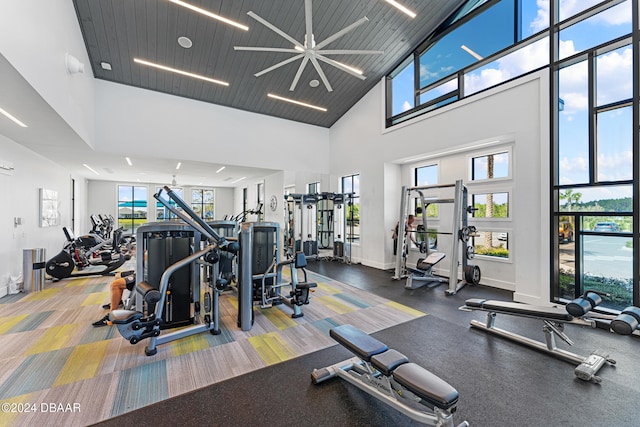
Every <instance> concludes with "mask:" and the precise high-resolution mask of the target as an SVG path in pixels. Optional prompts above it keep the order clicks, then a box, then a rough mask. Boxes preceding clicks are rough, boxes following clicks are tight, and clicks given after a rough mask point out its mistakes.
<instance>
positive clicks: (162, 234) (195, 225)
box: [109, 187, 238, 356]
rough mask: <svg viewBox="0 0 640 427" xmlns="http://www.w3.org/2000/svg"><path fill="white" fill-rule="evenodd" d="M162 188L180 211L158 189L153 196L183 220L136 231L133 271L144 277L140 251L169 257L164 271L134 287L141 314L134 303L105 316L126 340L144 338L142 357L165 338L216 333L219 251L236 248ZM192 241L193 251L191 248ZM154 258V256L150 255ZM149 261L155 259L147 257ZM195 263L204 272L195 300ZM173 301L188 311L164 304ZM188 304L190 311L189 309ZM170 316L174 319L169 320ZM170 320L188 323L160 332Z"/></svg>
mask: <svg viewBox="0 0 640 427" xmlns="http://www.w3.org/2000/svg"><path fill="white" fill-rule="evenodd" d="M164 190H165V191H166V192H167V195H168V197H169V198H170V199H172V200H173V201H174V202H176V204H177V205H178V206H180V208H181V210H178V209H176V208H175V207H174V206H172V205H171V204H170V203H169V202H168V201H167V200H165V199H164V198H163V197H162V190H160V191H159V192H158V193H157V194H155V195H154V197H155V198H156V200H158V202H160V203H162V204H163V205H164V206H165V207H166V208H167V209H169V210H170V211H171V212H173V213H174V214H176V216H177V217H179V218H180V219H182V220H183V221H184V223H179V224H176V225H175V226H173V225H171V224H169V223H167V224H166V225H164V226H163V227H164V228H162V227H161V228H160V229H158V230H156V232H153V230H151V229H148V230H147V231H148V233H146V234H144V233H139V235H140V236H141V239H138V245H139V246H138V251H139V254H138V257H137V262H138V268H137V269H138V271H139V273H137V275H138V276H139V277H141V278H142V277H145V275H144V270H145V267H144V264H141V263H142V262H143V260H144V254H141V253H140V251H143V252H144V250H145V249H146V250H147V251H149V250H151V252H153V253H155V254H157V255H158V259H162V258H164V259H165V260H166V259H167V258H166V257H167V255H172V256H170V257H169V259H170V261H169V262H165V261H162V265H163V267H162V268H163V269H164V270H163V271H162V274H161V275H160V277H159V278H158V279H157V280H158V284H157V285H154V284H153V283H149V282H148V281H141V282H139V283H137V284H136V286H135V292H136V293H137V294H139V295H140V296H141V297H142V300H138V299H136V304H138V303H140V306H142V307H144V305H146V306H147V312H146V313H145V311H144V310H143V309H142V308H141V307H140V306H139V309H138V310H114V311H112V312H111V313H110V314H109V320H110V322H111V323H113V324H114V325H116V326H117V328H118V332H120V334H121V335H122V336H123V337H124V338H125V339H127V340H128V341H129V342H130V343H131V344H136V343H138V342H139V341H140V340H143V339H146V338H149V345H148V346H147V347H146V348H145V354H146V355H147V356H152V355H154V354H156V353H157V351H158V350H157V346H158V345H161V344H164V343H167V342H170V341H174V340H177V339H180V338H184V337H188V336H191V335H194V334H198V333H201V332H206V331H208V332H210V333H211V334H214V335H217V334H220V333H221V330H220V321H219V314H220V313H219V306H218V301H219V293H220V292H221V291H222V290H223V288H225V287H226V281H225V280H223V279H222V276H223V275H222V272H220V271H219V269H218V261H219V259H220V252H221V251H227V252H229V253H236V252H237V251H238V244H237V242H236V241H235V240H236V239H232V238H225V237H221V236H219V235H218V233H216V231H215V230H213V229H212V228H211V226H210V225H209V224H207V223H206V222H204V220H203V219H202V218H200V217H199V216H198V215H197V214H196V213H195V212H194V211H193V209H191V207H190V206H189V205H187V204H186V203H185V202H184V201H183V200H182V199H181V198H180V197H179V196H178V195H177V194H175V193H174V192H173V191H172V190H171V189H170V188H169V187H164ZM166 227H172V229H171V230H167V228H166ZM176 227H178V228H180V227H182V228H184V230H181V229H176ZM143 230H144V229H143ZM139 231H140V230H139ZM143 234H144V235H143ZM192 244H193V246H194V247H193V249H192V248H191V245H192ZM175 255H178V256H175ZM153 257H154V258H155V255H153ZM149 262H157V261H154V260H152V259H149ZM169 264H170V265H169ZM200 266H202V267H204V268H205V271H206V274H205V275H204V276H205V278H206V281H207V285H208V286H207V288H206V289H205V292H204V294H203V295H204V301H203V302H201V301H200V277H201V276H200V269H199V267H200ZM180 276H183V277H180ZM180 279H182V280H185V281H186V285H187V286H186V288H187V293H186V294H185V295H180V298H179V300H178V299H175V300H174V299H173V296H172V294H173V292H172V291H171V284H172V282H173V281H174V280H180ZM190 284H191V285H192V286H190ZM180 301H182V302H180ZM142 302H144V304H142ZM174 304H175V305H177V306H180V307H182V306H185V307H186V308H187V311H188V313H187V311H183V310H180V312H179V313H178V311H176V310H174V309H170V310H169V309H168V308H167V305H174ZM185 304H186V305H185ZM177 308H178V307H177ZM191 308H192V309H193V315H192V314H191V313H190V310H189V309H191ZM177 315H179V316H181V317H180V319H176V318H175V316H177ZM171 316H174V318H173V319H170V317H171ZM170 323H172V324H174V325H175V326H178V325H180V324H183V325H188V326H185V327H183V328H180V329H177V330H175V331H173V332H169V333H166V332H163V333H162V334H161V329H162V328H161V327H162V326H163V325H167V324H170Z"/></svg>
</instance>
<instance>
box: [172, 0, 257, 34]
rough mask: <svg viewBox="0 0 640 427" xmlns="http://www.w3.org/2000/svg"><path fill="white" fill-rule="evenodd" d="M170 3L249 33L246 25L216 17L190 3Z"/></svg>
mask: <svg viewBox="0 0 640 427" xmlns="http://www.w3.org/2000/svg"><path fill="white" fill-rule="evenodd" d="M169 2H170V3H173V4H177V5H178V6H182V7H185V8H187V9H190V10H193V11H194V12H198V13H200V14H202V15H205V16H208V17H209V18H212V19H216V20H218V21H220V22H224V23H225V24H229V25H231V26H233V27H236V28H240V29H241V30H244V31H249V27H247V26H246V25H243V24H240V23H238V22H236V21H232V20H231V19H228V18H225V17H223V16H220V15H216V14H215V13H213V12H209V11H208V10H205V9H201V8H199V7H197V6H194V5H192V4H189V3H187V2H184V1H182V0H169Z"/></svg>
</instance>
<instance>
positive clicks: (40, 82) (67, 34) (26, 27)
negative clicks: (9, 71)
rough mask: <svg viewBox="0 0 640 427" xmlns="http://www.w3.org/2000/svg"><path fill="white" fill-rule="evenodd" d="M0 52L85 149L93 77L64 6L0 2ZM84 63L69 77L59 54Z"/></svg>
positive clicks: (29, 0) (64, 2) (54, 1)
mask: <svg viewBox="0 0 640 427" xmlns="http://www.w3.org/2000/svg"><path fill="white" fill-rule="evenodd" d="M0 10H1V11H2V13H0V52H2V55H3V56H4V57H5V58H6V59H7V60H8V61H9V62H10V63H11V64H12V65H13V67H14V68H15V69H16V70H18V71H19V72H20V74H22V76H23V77H24V78H25V79H26V80H27V81H28V82H29V83H30V84H31V86H33V88H34V89H35V90H36V91H38V93H39V94H40V96H42V98H43V99H44V100H45V101H46V102H47V103H48V104H49V105H50V106H51V107H53V108H54V109H55V110H56V112H57V113H58V114H59V115H60V116H61V117H62V118H63V119H64V121H65V122H67V123H68V124H69V125H70V126H71V127H72V128H73V129H74V130H75V132H76V133H77V134H78V135H79V136H80V137H81V138H82V139H83V140H84V141H85V142H86V143H87V144H89V145H90V146H91V145H92V142H93V136H94V134H93V131H94V103H95V101H94V91H93V73H92V72H91V65H90V62H89V57H88V55H87V50H86V48H85V46H84V41H83V38H82V34H81V32H80V26H79V24H78V18H77V16H76V12H75V9H74V7H73V2H72V1H70V0H47V1H41V0H20V1H13V0H0ZM67 53H70V54H72V55H73V56H74V57H76V58H77V59H79V60H80V61H81V62H83V63H84V66H85V71H84V74H75V75H70V74H69V73H68V72H67V69H66V66H65V54H67Z"/></svg>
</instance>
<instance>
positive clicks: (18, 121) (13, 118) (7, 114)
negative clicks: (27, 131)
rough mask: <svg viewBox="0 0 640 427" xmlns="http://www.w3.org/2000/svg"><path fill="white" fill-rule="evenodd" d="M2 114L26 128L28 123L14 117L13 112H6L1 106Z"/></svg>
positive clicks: (0, 111)
mask: <svg viewBox="0 0 640 427" xmlns="http://www.w3.org/2000/svg"><path fill="white" fill-rule="evenodd" d="M0 114H2V115H3V116H5V117H6V118H8V119H9V120H11V121H12V122H14V123H15V124H17V125H18V126H21V127H23V128H26V127H27V125H25V124H24V123H22V122H21V121H20V120H18V119H16V118H15V117H13V116H12V115H11V114H9V113H8V112H6V111H5V110H3V109H2V108H0Z"/></svg>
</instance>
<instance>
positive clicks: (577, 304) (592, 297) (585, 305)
mask: <svg viewBox="0 0 640 427" xmlns="http://www.w3.org/2000/svg"><path fill="white" fill-rule="evenodd" d="M601 302H602V297H600V295H598V294H597V293H595V292H591V291H587V292H585V293H584V295H583V296H581V297H579V298H576V299H574V300H573V301H571V302H570V303H569V304H567V312H568V313H569V314H570V315H572V316H573V317H582V316H584V315H585V314H587V313H588V312H589V311H591V309H592V308H594V307H596V306H597V305H598V304H600V303H601Z"/></svg>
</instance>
